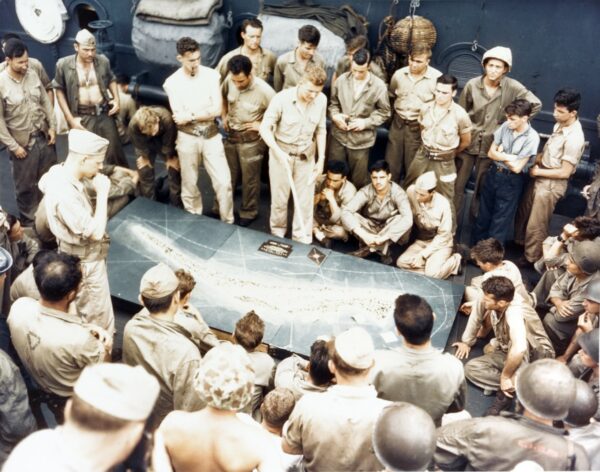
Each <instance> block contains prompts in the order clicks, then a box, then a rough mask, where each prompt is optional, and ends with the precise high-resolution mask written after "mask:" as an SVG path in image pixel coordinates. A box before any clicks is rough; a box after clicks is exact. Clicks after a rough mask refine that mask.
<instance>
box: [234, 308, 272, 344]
mask: <svg viewBox="0 0 600 472" xmlns="http://www.w3.org/2000/svg"><path fill="white" fill-rule="evenodd" d="M264 334H265V322H264V321H263V320H262V318H261V317H260V316H258V315H257V314H256V313H255V312H254V310H253V311H250V312H248V313H246V314H245V315H244V316H242V317H241V318H240V319H239V320H238V322H237V323H236V324H235V330H234V332H233V338H234V339H235V342H236V343H237V344H239V345H240V346H242V347H243V348H244V349H245V350H246V351H253V350H254V349H255V348H256V346H258V345H259V344H260V343H261V341H262V338H263V336H264Z"/></svg>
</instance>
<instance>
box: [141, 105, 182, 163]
mask: <svg viewBox="0 0 600 472" xmlns="http://www.w3.org/2000/svg"><path fill="white" fill-rule="evenodd" d="M150 108H152V111H153V112H154V113H156V114H157V115H158V133H156V135H155V136H148V135H147V134H143V133H142V132H141V131H140V126H141V125H142V123H141V120H140V119H139V115H138V114H137V113H136V114H135V115H133V118H132V119H131V121H130V122H129V136H130V137H131V143H132V144H133V146H134V148H135V152H136V155H137V156H144V157H149V156H150V155H151V153H152V152H153V149H160V152H161V154H162V155H163V156H165V157H173V156H176V155H177V153H176V152H175V138H177V127H176V126H175V122H174V121H173V117H172V116H171V112H169V110H167V109H166V108H165V107H161V106H153V107H150Z"/></svg>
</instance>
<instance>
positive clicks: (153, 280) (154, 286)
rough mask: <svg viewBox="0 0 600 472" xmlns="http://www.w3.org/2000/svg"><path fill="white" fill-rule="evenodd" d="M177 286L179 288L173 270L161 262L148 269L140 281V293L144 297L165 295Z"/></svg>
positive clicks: (169, 293) (154, 297)
mask: <svg viewBox="0 0 600 472" xmlns="http://www.w3.org/2000/svg"><path fill="white" fill-rule="evenodd" d="M177 288H179V279H178V278H177V276H176V275H175V272H173V270H172V269H171V268H170V267H169V266H168V265H166V264H163V263H162V262H161V263H160V264H157V265H155V266H154V267H151V268H150V269H148V270H147V271H146V273H145V274H144V275H143V276H142V280H141V281H140V293H141V294H142V295H143V296H144V297H146V298H153V299H156V298H162V297H166V296H167V295H171V294H172V293H173V292H174V291H175V290H177Z"/></svg>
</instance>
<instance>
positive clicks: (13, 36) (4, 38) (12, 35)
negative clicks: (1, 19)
mask: <svg viewBox="0 0 600 472" xmlns="http://www.w3.org/2000/svg"><path fill="white" fill-rule="evenodd" d="M9 39H21V36H19V35H18V34H15V33H6V34H5V35H4V36H2V42H3V43H5V42H6V41H8V40H9Z"/></svg>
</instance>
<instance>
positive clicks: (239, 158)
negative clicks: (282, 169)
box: [221, 54, 275, 226]
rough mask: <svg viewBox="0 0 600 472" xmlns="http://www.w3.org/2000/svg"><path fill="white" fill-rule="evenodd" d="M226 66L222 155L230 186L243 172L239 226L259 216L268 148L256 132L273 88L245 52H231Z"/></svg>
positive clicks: (222, 87)
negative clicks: (224, 133) (265, 156)
mask: <svg viewBox="0 0 600 472" xmlns="http://www.w3.org/2000/svg"><path fill="white" fill-rule="evenodd" d="M227 70H228V71H229V75H228V76H227V78H226V79H225V80H224V81H223V84H222V85H221V92H222V93H223V105H224V106H223V111H222V118H223V126H224V128H225V131H227V133H228V134H227V139H226V140H225V143H224V145H225V156H227V163H228V164H229V171H230V172H231V188H232V189H234V190H235V188H236V187H237V182H238V179H239V175H240V174H241V176H242V207H241V209H240V226H248V225H249V224H250V223H251V222H252V221H254V220H255V219H256V217H257V216H258V202H259V199H260V172H261V169H262V165H261V164H262V160H263V156H264V154H265V152H266V150H267V146H266V144H265V142H264V141H263V140H262V139H261V137H260V134H259V128H260V123H261V121H262V119H263V116H264V114H265V111H266V110H267V107H268V106H269V103H270V102H271V99H272V98H273V97H274V96H275V91H274V90H273V89H272V88H271V87H270V86H269V84H267V83H266V82H265V81H264V80H263V79H261V78H259V77H256V76H255V75H254V73H253V65H252V62H251V61H250V59H248V58H247V57H246V56H242V55H239V54H238V55H235V56H232V57H231V58H230V59H229V61H228V63H227Z"/></svg>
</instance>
